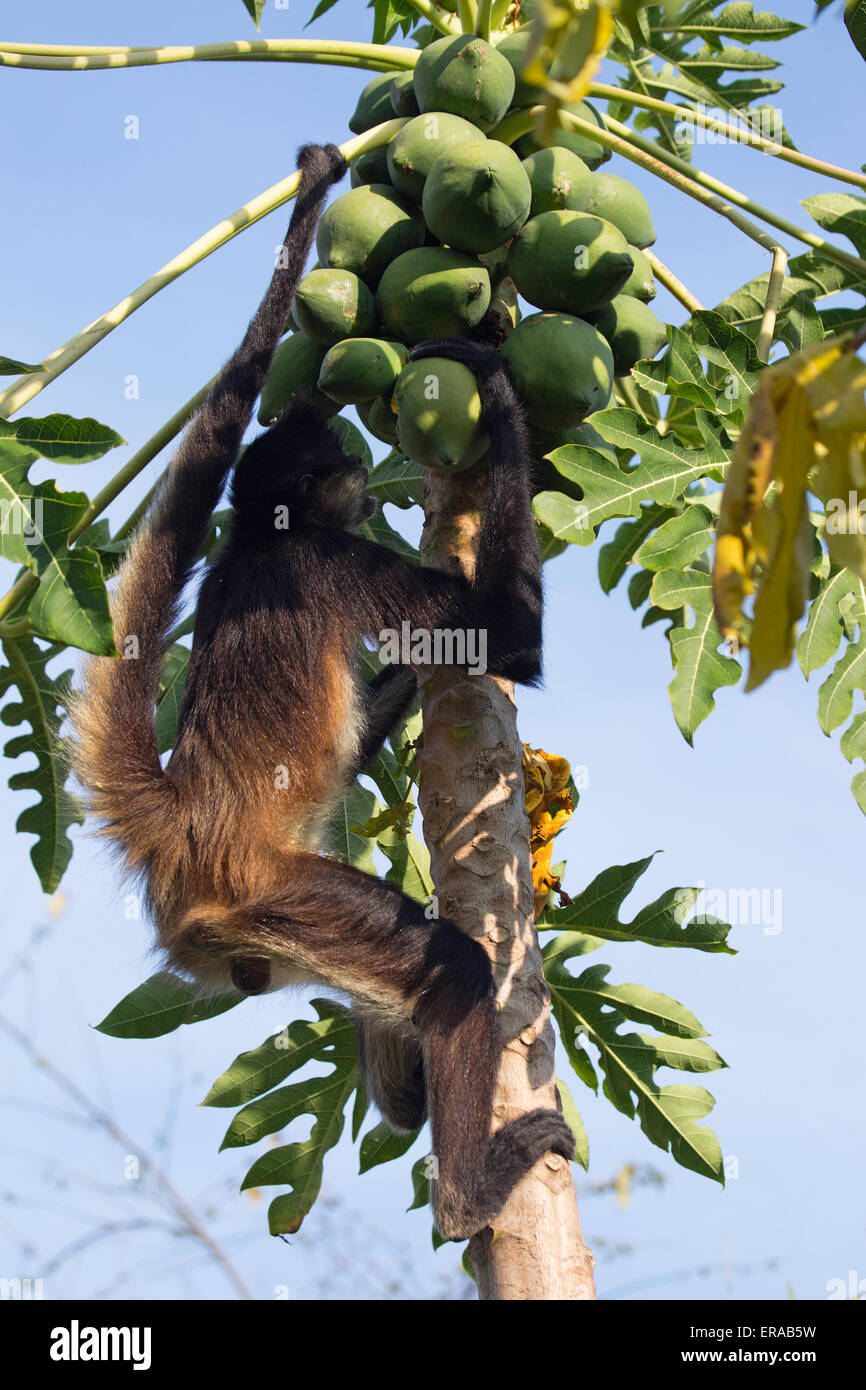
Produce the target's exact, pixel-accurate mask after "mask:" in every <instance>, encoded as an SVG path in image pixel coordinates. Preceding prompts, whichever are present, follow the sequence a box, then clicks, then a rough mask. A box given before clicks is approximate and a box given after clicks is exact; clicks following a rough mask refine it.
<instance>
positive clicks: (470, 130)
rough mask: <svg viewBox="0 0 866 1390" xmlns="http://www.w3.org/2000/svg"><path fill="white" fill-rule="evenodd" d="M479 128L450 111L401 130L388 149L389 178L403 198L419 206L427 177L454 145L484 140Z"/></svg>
mask: <svg viewBox="0 0 866 1390" xmlns="http://www.w3.org/2000/svg"><path fill="white" fill-rule="evenodd" d="M483 139H484V136H483V134H482V132H481V131H480V130H479V129H478V127H477V125H472V123H471V121H464V119H463V117H462V116H452V115H451V114H450V113H449V112H447V111H427V112H425V114H424V115H423V116H416V117H415V119H414V120H412V121H409V122H408V123H407V124H406V125H404V127H403V129H402V130H399V131H398V132H397V134H396V135H395V136H394V139H393V140H392V141H391V143H390V145H389V146H388V176H389V178H390V180H391V182H392V183H393V185H394V187H395V188H396V189H397V191H398V193H402V194H403V196H404V198H411V199H412V201H413V203H420V202H421V198H422V196H423V193H424V184H425V183H426V181H427V175H428V174H429V173H430V170H431V169H432V168H433V165H434V164H435V163H436V160H437V159H438V158H439V156H440V155H441V154H444V153H445V151H446V150H447V149H449V148H450V147H451V146H452V145H454V144H466V143H467V142H468V141H470V140H483Z"/></svg>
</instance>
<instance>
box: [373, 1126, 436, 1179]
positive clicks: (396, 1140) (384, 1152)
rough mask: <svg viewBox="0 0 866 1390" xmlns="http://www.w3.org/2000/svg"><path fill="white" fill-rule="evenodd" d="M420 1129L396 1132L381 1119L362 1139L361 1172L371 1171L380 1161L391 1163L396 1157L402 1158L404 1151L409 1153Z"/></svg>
mask: <svg viewBox="0 0 866 1390" xmlns="http://www.w3.org/2000/svg"><path fill="white" fill-rule="evenodd" d="M420 1133H421V1131H420V1130H418V1129H416V1130H414V1131H413V1132H412V1133H411V1134H395V1133H394V1131H393V1129H390V1128H389V1126H388V1125H386V1124H385V1121H384V1120H380V1121H379V1123H378V1124H377V1125H374V1126H373V1128H372V1129H368V1130H367V1133H366V1134H365V1135H364V1137H363V1139H362V1140H361V1163H360V1167H359V1169H358V1172H359V1173H369V1171H370V1169H371V1168H376V1167H377V1166H378V1165H379V1164H380V1163H390V1162H391V1160H392V1159H394V1158H402V1157H403V1155H404V1153H408V1151H409V1149H411V1147H412V1145H413V1144H414V1143H415V1140H416V1139H417V1138H418V1135H419V1134H420Z"/></svg>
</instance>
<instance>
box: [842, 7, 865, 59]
mask: <svg viewBox="0 0 866 1390" xmlns="http://www.w3.org/2000/svg"><path fill="white" fill-rule="evenodd" d="M844 19H845V28H846V29H847V30H848V33H849V34H850V35H851V42H852V43H853V45H854V47H855V48H856V50H857V52H858V53H859V54H860V57H861V58H862V59H863V60H864V62H866V0H848V3H847V5H846V6H845V14H844Z"/></svg>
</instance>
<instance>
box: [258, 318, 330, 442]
mask: <svg viewBox="0 0 866 1390" xmlns="http://www.w3.org/2000/svg"><path fill="white" fill-rule="evenodd" d="M324 356H325V348H324V347H323V346H322V344H321V343H314V342H313V340H312V338H308V337H307V335H306V333H291V334H290V335H289V336H288V337H287V338H283V340H282V342H281V343H279V344H278V345H277V349H276V352H275V353H274V355H273V357H272V358H271V365H270V367H269V368H268V374H267V376H266V378H265V384H264V386H263V387H262V396H261V400H260V401H259V410H258V421H259V424H260V425H270V424H272V423H273V421H274V420H276V418H277V416H278V415H279V414H281V412H282V411H283V410H284V409H285V407H286V406H287V405H288V403H289V401H290V399H291V397H292V396H293V395H294V394H295V392H296V391H299V390H307V391H312V390H314V388H315V386H316V382H317V381H318V379H319V370H320V368H321V365H322V359H323V357H324Z"/></svg>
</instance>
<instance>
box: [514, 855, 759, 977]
mask: <svg viewBox="0 0 866 1390" xmlns="http://www.w3.org/2000/svg"><path fill="white" fill-rule="evenodd" d="M654 857H655V856H654V855H652V854H650V855H647V857H646V858H645V859H637V860H635V861H634V862H633V863H631V864H615V865H614V866H613V867H612V868H609V869H605V870H603V872H602V873H600V874H599V875H598V876H597V877H596V878H594V879H593V881H592V883H590V885H589V887H588V888H585V889H584V891H583V892H582V893H581V894H580V896H579V897H576V898H573V899H572V901H571V902H570V903H569V904H568V906H567V907H554V908H545V910H544V911H543V912H542V914H541V916H540V917H539V919H538V923H537V926H538V929H539V931H550V930H553V929H556V928H561V927H565V928H567V929H568V931H567V932H566V933H565V934H564V935H562V936H559V937H557V938H556V940H554V941H551V942H549V943H548V944H547V946H545V948H544V958H545V961H555V960H556V959H558V958H559V957H560V956H563V955H564V956H571V955H573V954H575V951H576V949H577V943H576V942H575V941H573V940H572V938H573V937H574V936H575V935H576V934H583V935H584V936H586V937H588V938H589V939H590V944H589V946H588V949H589V950H596V949H597V947H598V946H600V945H601V943H602V940H605V941H640V942H642V943H643V945H645V946H663V947H682V946H687V947H691V949H692V950H695V951H708V952H713V953H715V952H723V953H724V954H726V955H733V954H734V952H733V951H732V949H731V947H730V946H728V945H727V935H728V932H729V931H730V930H731V929H730V927H729V926H728V925H727V923H725V922H720V921H718V920H717V919H716V918H715V917H709V916H708V915H707V914H706V913H704V914H702V915H701V918H700V919H697V920H694V921H689V920H688V918H689V917H690V915H691V911H692V908H693V907H694V905H695V903H696V902H697V900H698V898H699V896H700V890H699V889H697V888H669V889H668V890H667V892H665V893H663V894H662V896H661V897H660V898H657V899H656V900H655V902H652V903H650V904H649V905H648V906H647V907H644V908H641V910H640V912H639V913H638V914H637V916H636V917H635V918H634V919H633V920H632V921H631V922H623V921H621V920H620V912H621V910H622V905H623V902H624V901H625V899H626V898H627V897H628V895H629V893H631V891H632V889H633V888H634V886H635V884H636V883H637V881H638V879H640V878H641V877H642V875H643V874H645V873H646V871H647V869H648V868H649V866H650V864H651V863H652V861H653V859H654ZM579 953H580V954H581V955H583V954H586V948H581V949H580V952H579Z"/></svg>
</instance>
